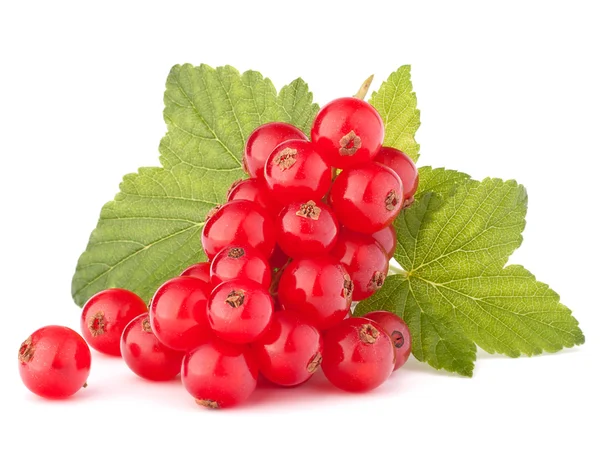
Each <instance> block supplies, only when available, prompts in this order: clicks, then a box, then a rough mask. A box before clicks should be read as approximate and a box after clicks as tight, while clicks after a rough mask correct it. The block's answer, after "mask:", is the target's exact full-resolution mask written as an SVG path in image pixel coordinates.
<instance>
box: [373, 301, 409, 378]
mask: <svg viewBox="0 0 600 449" xmlns="http://www.w3.org/2000/svg"><path fill="white" fill-rule="evenodd" d="M363 318H367V319H369V320H373V321H375V322H376V323H377V324H379V325H380V326H381V327H382V328H383V329H384V330H385V332H386V333H387V334H388V335H389V336H390V337H391V339H392V343H393V344H394V348H395V350H396V364H395V365H394V371H396V370H397V369H398V368H400V367H401V366H402V365H404V364H405V363H406V361H407V360H408V357H409V356H410V351H411V349H412V342H411V337H410V331H409V330H408V326H407V325H406V323H405V322H404V320H403V319H402V318H400V317H399V316H398V315H396V314H395V313H392V312H388V311H387V310H377V311H375V312H369V313H367V314H366V315H364V317H363Z"/></svg>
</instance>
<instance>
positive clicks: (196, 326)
mask: <svg viewBox="0 0 600 449" xmlns="http://www.w3.org/2000/svg"><path fill="white" fill-rule="evenodd" d="M210 290H211V288H210V285H209V284H207V283H206V282H204V281H202V280H200V279H198V278H194V277H191V276H180V277H176V278H173V279H170V280H168V281H167V282H165V283H164V284H163V285H161V286H160V287H159V288H158V290H157V291H156V293H155V294H154V297H153V298H152V302H151V303H150V325H151V327H152V332H154V335H156V338H158V340H159V341H160V342H161V343H162V344H163V345H165V346H167V347H168V348H171V349H173V350H175V351H189V350H191V349H193V348H195V347H196V346H197V345H198V344H200V343H201V342H202V341H204V340H205V339H206V338H207V337H208V336H209V335H210V333H211V332H210V326H209V325H208V317H207V315H206V307H207V304H208V298H209V296H210Z"/></svg>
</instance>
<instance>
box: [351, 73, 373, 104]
mask: <svg viewBox="0 0 600 449" xmlns="http://www.w3.org/2000/svg"><path fill="white" fill-rule="evenodd" d="M374 76H375V75H371V76H370V77H368V78H367V79H366V80H365V82H364V83H362V86H360V89H358V92H356V95H354V98H358V99H360V100H364V99H365V97H366V96H367V92H368V91H369V87H371V83H372V82H373V77H374Z"/></svg>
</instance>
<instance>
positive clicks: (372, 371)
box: [321, 318, 395, 392]
mask: <svg viewBox="0 0 600 449" xmlns="http://www.w3.org/2000/svg"><path fill="white" fill-rule="evenodd" d="M365 325H369V326H372V327H374V328H375V329H376V331H377V333H378V335H377V337H375V339H374V340H375V341H374V342H373V343H368V342H366V341H364V340H362V339H361V337H360V331H361V328H362V327H363V326H365ZM394 357H395V352H394V345H393V344H392V340H391V339H390V337H389V335H388V334H387V333H386V332H385V330H384V329H383V328H382V327H381V326H380V325H379V324H377V323H375V322H374V321H371V320H368V319H365V318H348V319H347V320H344V321H342V322H341V323H340V324H338V325H337V326H336V327H334V328H332V329H330V330H329V331H327V333H326V334H325V335H324V336H323V362H322V363H321V367H322V368H323V373H325V377H327V379H328V380H329V381H330V382H331V383H332V384H333V385H335V386H336V387H338V388H340V389H342V390H346V391H352V392H363V391H369V390H372V389H374V388H377V387H378V386H380V385H381V384H382V383H383V382H385V381H386V379H387V378H388V377H390V374H391V373H392V371H393V369H394V362H395V360H394Z"/></svg>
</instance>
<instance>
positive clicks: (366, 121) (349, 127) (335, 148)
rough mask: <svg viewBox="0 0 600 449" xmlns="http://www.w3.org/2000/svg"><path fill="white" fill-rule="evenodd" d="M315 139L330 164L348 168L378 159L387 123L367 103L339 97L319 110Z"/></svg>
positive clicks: (314, 132) (312, 135)
mask: <svg viewBox="0 0 600 449" xmlns="http://www.w3.org/2000/svg"><path fill="white" fill-rule="evenodd" d="M311 137H312V141H313V142H314V143H315V144H316V145H317V147H318V148H319V151H320V152H321V154H322V155H323V157H324V158H325V160H326V161H327V162H328V163H329V164H330V165H333V166H334V167H337V168H341V169H346V168H349V167H355V166H359V165H361V164H364V163H366V162H369V161H370V160H372V159H373V158H374V157H375V155H376V154H377V152H378V151H379V149H380V148H381V144H382V143H383V121H382V120H381V117H380V116H379V113H378V112H377V111H376V110H375V108H374V107H373V106H371V105H370V104H369V103H367V102H366V101H363V100H360V99H358V98H338V99H336V100H333V101H332V102H330V103H328V104H326V105H325V106H323V108H322V109H321V110H320V111H319V113H318V114H317V117H316V118H315V122H314V124H313V127H312V130H311Z"/></svg>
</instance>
